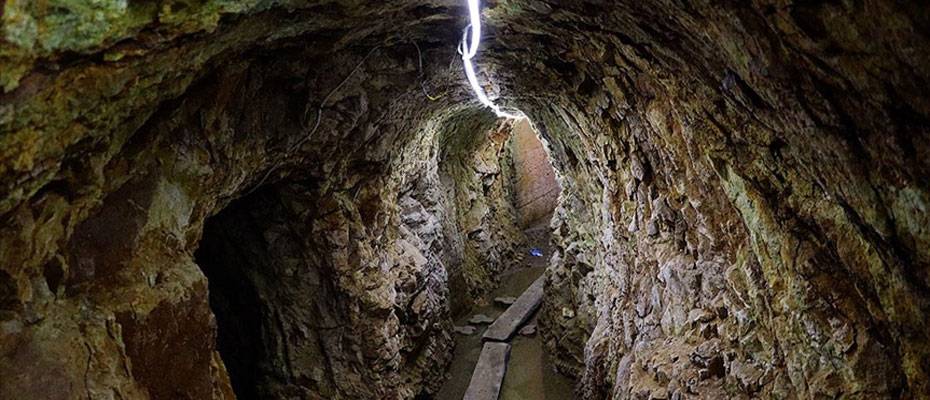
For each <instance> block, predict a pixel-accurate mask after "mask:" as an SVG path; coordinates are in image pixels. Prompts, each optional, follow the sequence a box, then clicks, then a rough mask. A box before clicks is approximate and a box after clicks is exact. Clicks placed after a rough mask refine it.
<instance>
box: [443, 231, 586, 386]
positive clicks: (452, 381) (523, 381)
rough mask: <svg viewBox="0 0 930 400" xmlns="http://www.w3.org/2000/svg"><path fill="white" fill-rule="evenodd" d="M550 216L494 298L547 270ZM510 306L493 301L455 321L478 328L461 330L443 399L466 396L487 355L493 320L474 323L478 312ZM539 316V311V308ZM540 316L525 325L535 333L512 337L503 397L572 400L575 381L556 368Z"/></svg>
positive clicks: (514, 292)
mask: <svg viewBox="0 0 930 400" xmlns="http://www.w3.org/2000/svg"><path fill="white" fill-rule="evenodd" d="M547 222H548V219H543V222H542V223H540V224H537V225H535V226H533V227H531V228H529V229H527V230H526V231H525V233H526V236H527V244H526V251H525V252H524V253H525V258H524V260H523V261H522V262H520V263H516V264H515V265H514V266H513V267H512V268H511V269H510V270H508V271H507V272H506V273H505V274H504V275H503V276H502V278H501V284H500V287H498V288H497V290H495V291H494V292H492V295H491V296H489V299H492V300H493V299H494V298H497V297H518V296H520V294H521V293H523V291H524V290H526V288H527V287H529V286H530V285H531V284H532V283H533V281H535V280H536V279H537V278H539V276H540V275H542V273H543V272H544V271H545V269H546V261H547V260H548V258H549V256H550V255H551V243H550V234H549V228H548V225H547ZM532 248H538V249H540V250H542V252H543V255H542V256H541V257H534V256H531V255H530V254H529V250H530V249H532ZM506 308H507V307H506V306H505V305H503V304H500V303H496V302H493V301H492V304H488V305H484V306H479V307H475V308H474V309H472V310H471V311H470V312H468V313H465V314H463V315H461V316H459V317H458V318H456V320H455V324H456V326H460V327H462V326H467V325H471V326H475V327H476V328H477V329H476V330H475V331H474V333H472V334H469V335H465V334H461V333H457V334H456V337H455V355H454V358H453V360H452V365H451V367H450V368H449V373H450V377H449V379H448V381H446V383H445V384H444V385H443V387H442V389H441V390H440V391H439V393H438V394H437V395H436V399H437V400H458V399H461V398H462V395H464V393H465V391H466V389H467V388H468V383H469V381H470V380H471V375H472V372H473V371H474V368H475V364H476V363H477V362H478V356H479V355H480V354H481V347H482V342H481V335H482V334H483V333H484V331H485V329H487V327H488V324H480V325H478V324H470V323H469V320H470V319H471V318H472V317H474V316H475V315H485V316H488V317H490V318H491V319H495V318H497V317H498V316H499V315H500V314H501V313H503V312H504V310H506ZM537 314H538V312H537ZM536 320H537V316H533V318H532V319H530V321H529V322H527V323H526V324H525V325H524V326H525V327H526V326H536V327H537V332H535V333H533V334H532V335H523V334H517V335H515V336H514V338H513V339H511V341H510V343H511V345H512V347H511V351H510V361H509V362H508V366H507V374H506V376H505V378H504V383H503V386H502V387H501V394H500V400H539V399H553V400H554V399H571V398H572V386H573V384H572V381H571V380H570V379H568V378H567V377H565V376H562V375H561V374H559V373H558V372H556V371H555V369H554V365H553V364H552V363H551V362H550V360H549V357H548V355H547V352H546V351H545V349H544V347H543V343H542V338H541V337H540V335H539V332H538V325H537V321H536Z"/></svg>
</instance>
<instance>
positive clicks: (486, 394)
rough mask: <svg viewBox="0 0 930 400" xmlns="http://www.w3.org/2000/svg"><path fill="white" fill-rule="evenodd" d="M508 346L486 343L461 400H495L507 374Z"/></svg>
mask: <svg viewBox="0 0 930 400" xmlns="http://www.w3.org/2000/svg"><path fill="white" fill-rule="evenodd" d="M509 356H510V344H508V343H500V342H486V343H485V344H484V347H483V348H482V349H481V356H479V357H478V364H477V365H475V372H474V373H473V374H472V375H471V382H470V383H469V384H468V390H467V391H465V396H464V397H462V399H463V400H497V396H498V395H499V394H500V391H501V384H502V383H503V382H504V375H505V374H506V373H507V358H508V357H509Z"/></svg>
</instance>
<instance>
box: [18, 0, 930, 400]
mask: <svg viewBox="0 0 930 400" xmlns="http://www.w3.org/2000/svg"><path fill="white" fill-rule="evenodd" d="M486 3H487V4H485V12H484V16H485V18H486V24H485V25H486V28H487V31H486V37H485V43H484V44H483V46H482V55H481V60H480V63H481V67H482V70H483V71H485V73H486V76H487V77H491V78H492V79H491V80H490V81H489V82H491V83H493V84H491V83H488V84H487V88H488V90H489V91H490V92H491V93H492V95H493V96H495V97H497V98H498V100H499V101H500V102H502V103H504V104H507V105H509V106H513V107H517V108H519V109H521V110H522V111H524V112H525V113H526V114H527V115H528V116H529V117H530V118H531V119H532V121H533V123H534V125H535V126H536V127H537V128H538V130H539V131H540V133H541V135H542V136H543V137H544V138H545V140H546V142H547V143H548V146H549V149H550V152H551V155H552V157H553V162H554V164H555V166H556V169H557V173H558V174H559V182H560V183H561V186H562V196H561V200H560V204H559V207H558V209H557V212H556V216H555V220H554V229H555V232H554V237H555V238H556V240H557V252H556V254H554V255H553V258H552V259H551V260H550V261H551V265H550V269H549V271H548V279H547V293H548V295H547V299H546V302H545V304H544V308H543V318H542V323H543V327H544V329H542V330H541V332H543V334H544V335H545V337H546V339H547V343H548V344H549V346H550V347H551V349H552V351H554V352H555V353H556V354H558V355H559V357H557V358H558V359H559V360H561V363H560V365H559V366H560V368H561V369H562V370H564V371H566V372H569V373H572V374H574V375H575V376H577V377H578V379H579V387H578V393H579V396H580V397H582V398H588V399H599V398H655V399H662V398H690V397H699V398H759V397H766V398H786V399H792V398H822V397H824V398H827V397H828V398H836V397H839V398H865V397H869V398H926V397H927V394H928V393H930V386H928V384H927V382H930V364H928V361H927V360H930V337H928V335H930V334H928V332H930V330H928V329H927V328H928V327H927V322H926V318H925V316H926V315H928V311H930V289H928V285H930V279H928V270H930V269H928V267H930V253H928V250H927V249H930V232H928V230H927V226H930V220H928V218H930V216H928V215H930V214H928V213H927V208H928V205H927V204H928V202H930V189H928V188H930V182H928V180H927V177H928V176H930V173H928V172H930V164H928V160H930V157H928V155H930V147H928V143H930V141H928V140H927V139H928V138H930V132H928V131H930V100H928V99H930V96H928V90H927V87H928V86H927V81H928V79H930V70H928V68H930V45H928V44H927V43H930V41H928V40H927V39H928V36H930V32H927V30H926V28H925V27H926V26H930V14H928V11H927V10H926V7H922V6H921V5H920V4H917V3H906V2H894V1H890V0H866V1H853V2H827V3H823V2H821V3H816V2H815V3H810V2H790V1H789V2H776V1H769V0H756V1H751V2H725V3H719V2H687V3H682V2H674V1H665V0H650V1H585V2H576V1H554V0H548V1H536V0H534V1H529V0H506V1H505V0H500V1H488V2H486ZM463 6H464V5H463V4H460V2H451V1H412V0H411V1H405V0H394V1H384V2H374V3H370V4H359V3H358V2H351V1H335V0H333V1H321V2H296V1H295V2H291V1H262V2H255V1H247V0H241V1H240V0H234V1H212V0H208V1H202V2H186V1H174V0H161V1H155V2H143V3H135V2H133V3H131V4H130V3H127V2H122V1H98V2H93V4H90V3H87V4H84V3H80V4H79V2H56V3H54V4H50V5H46V4H45V3H44V2H7V3H5V4H4V6H3V8H2V21H3V27H2V39H0V83H2V86H3V93H2V94H0V194H2V195H0V377H3V379H0V397H2V398H7V397H10V398H18V397H29V398H50V399H59V398H61V399H69V398H88V397H89V398H110V397H114V398H115V397H122V398H171V399H176V398H196V399H202V398H231V397H232V396H233V393H232V390H233V389H232V388H233V386H232V385H231V383H230V380H229V379H228V378H229V376H230V373H231V374H232V376H233V377H234V378H235V376H236V374H238V372H236V369H235V368H237V367H233V368H230V370H229V371H227V370H226V366H225V365H224V362H223V359H222V357H221V354H220V353H219V352H217V351H216V349H217V346H216V340H215V336H216V329H217V322H216V320H214V316H213V311H211V304H210V298H209V296H208V290H207V289H208V287H209V284H210V283H209V280H208V279H207V278H205V276H204V274H203V273H202V271H201V266H203V267H205V269H206V270H207V273H208V274H213V273H214V272H211V270H212V271H215V270H216V269H217V266H218V265H211V263H210V262H202V263H201V264H202V265H198V263H197V262H196V261H197V260H196V259H195V251H196V249H198V248H199V246H200V242H201V241H200V239H201V237H202V236H203V235H202V234H203V232H204V222H205V221H206V220H207V218H208V217H210V216H213V215H215V214H218V213H219V214H218V215H219V217H215V218H218V219H214V220H211V221H215V223H216V224H218V225H217V226H218V227H223V226H228V225H223V221H226V222H225V223H226V224H232V225H233V226H235V227H239V226H241V225H239V224H238V221H240V220H248V219H250V218H251V219H252V220H253V221H254V222H255V225H254V226H252V227H250V228H249V230H244V231H243V234H247V235H251V236H252V237H253V238H261V239H262V240H264V241H265V242H264V243H263V244H262V246H264V248H263V250H261V251H258V250H255V251H253V253H251V254H248V255H247V257H237V258H236V259H235V260H228V261H229V262H223V264H230V263H232V261H237V262H241V263H240V264H239V265H238V266H236V267H235V269H233V267H230V268H231V271H233V272H234V273H236V274H240V273H241V274H242V275H245V276H248V277H249V279H252V280H258V279H270V280H269V281H268V282H267V283H266V284H270V283H272V282H283V285H284V286H283V287H282V289H283V291H284V292H285V293H293V292H292V291H294V292H300V294H299V296H304V297H300V298H301V299H304V300H306V301H307V302H308V303H312V304H318V305H320V299H319V298H317V297H315V296H316V295H318V294H319V293H318V292H313V291H311V290H304V289H305V288H307V287H309V286H303V285H310V284H311V283H312V280H313V279H316V278H314V277H315V276H320V277H326V279H325V281H326V282H328V283H326V285H330V286H329V287H331V288H333V289H332V290H333V291H335V292H338V293H340V296H337V297H338V299H339V301H338V303H337V304H331V305H325V307H324V308H323V309H317V310H314V309H310V308H305V307H301V306H295V305H294V304H288V303H285V301H291V300H293V299H291V298H290V296H282V297H281V298H277V297H276V298H274V299H273V300H271V298H269V300H271V301H272V303H273V304H272V303H269V304H272V305H273V306H274V307H273V309H274V310H276V312H277V313H278V315H280V317H279V319H280V320H281V321H282V323H281V324H280V325H278V326H274V327H269V328H268V329H270V330H269V332H271V333H273V335H272V336H271V337H272V338H274V340H271V341H262V342H261V343H255V342H254V341H251V343H252V345H254V346H255V348H256V349H258V348H262V349H270V350H267V352H268V354H266V356H267V358H265V359H266V360H269V361H268V363H267V364H260V365H259V367H260V368H262V370H263V371H268V372H269V374H271V373H272V372H273V373H274V374H276V375H274V376H269V377H268V378H267V379H263V380H261V382H259V383H256V385H258V386H259V387H260V388H261V390H262V391H268V393H275V394H276V395H277V394H282V393H283V394H282V395H288V396H291V395H293V396H298V397H300V396H305V397H309V398H314V397H319V396H324V393H325V394H330V393H332V394H334V395H333V397H335V398H339V397H343V398H379V399H380V398H412V397H414V396H416V395H418V394H421V393H427V394H428V393H429V392H430V390H431V388H434V387H435V385H436V382H437V381H439V380H440V379H441V378H442V377H441V375H442V373H441V370H442V368H441V367H442V364H443V361H444V360H445V359H446V357H448V354H449V352H448V346H449V343H450V342H449V338H448V334H449V333H448V328H449V327H448V315H449V309H448V307H449V303H450V302H449V297H450V296H451V297H452V298H453V299H454V298H455V296H456V293H470V294H474V293H480V292H481V291H482V287H484V286H485V285H488V282H491V281H493V273H487V272H486V271H482V270H481V269H475V267H476V266H486V267H487V268H488V270H487V271H496V270H498V269H499V268H502V264H500V261H502V260H505V259H506V258H507V257H508V255H509V254H511V253H509V250H508V248H510V247H511V246H512V244H513V243H516V242H517V240H516V239H513V240H506V238H513V236H511V234H510V233H506V232H508V230H509V229H510V228H509V227H510V226H511V223H510V221H515V220H516V219H508V218H509V217H510V216H512V215H514V214H512V211H511V210H509V209H507V207H506V204H507V203H506V202H503V201H502V200H501V199H502V197H503V196H507V195H510V194H512V193H510V194H508V193H509V192H508V189H507V188H506V185H505V184H504V183H503V182H505V181H504V180H501V179H502V178H501V177H502V176H505V175H506V174H508V173H510V172H507V171H508V168H509V167H508V166H507V163H506V162H504V163H503V164H500V163H495V162H493V161H489V160H490V159H488V158H487V157H491V156H492V155H494V154H498V155H503V154H504V153H502V151H504V152H505V151H506V150H502V149H505V148H506V146H505V145H503V144H502V143H503V142H502V139H499V138H497V137H495V136H491V137H488V140H477V139H475V140H474V141H472V142H471V145H469V146H457V145H448V146H446V145H443V144H442V143H449V141H448V140H444V139H443V137H442V132H454V131H457V132H471V133H475V132H477V133H476V134H483V133H482V132H488V130H482V129H483V128H482V129H468V126H478V125H481V124H480V123H477V122H475V120H476V118H474V115H472V116H471V117H469V116H467V113H465V112H464V110H468V109H469V108H471V109H474V108H475V103H474V101H473V100H472V96H471V94H470V92H469V88H468V87H466V85H464V84H463V82H462V79H461V70H460V68H459V67H458V63H457V61H456V58H455V57H456V56H455V54H454V44H455V43H457V42H458V41H459V40H460V38H461V28H462V27H464V25H465V23H464V19H463V16H464V15H465V12H464V8H463ZM450 60H451V63H450ZM486 76H484V75H483V76H482V80H484V78H485V77H486ZM456 116H458V117H456ZM469 121H471V122H469ZM486 123H488V124H490V125H485V126H486V127H487V128H488V129H491V128H492V127H493V123H491V122H487V121H486ZM475 124H477V125H475ZM460 128H461V129H464V130H460ZM456 137H458V136H456ZM486 137H487V136H486ZM456 148H469V149H474V152H463V153H455V152H453V153H451V154H460V155H458V156H453V157H450V156H449V154H450V153H443V149H456ZM467 154H471V155H473V156H474V157H472V156H466V155H467ZM469 159H470V160H472V161H474V162H473V163H472V161H468V162H466V163H464V164H463V163H462V162H460V161H461V160H466V161H467V160H469ZM456 160H459V161H456ZM444 177H445V178H444ZM444 179H445V182H443V180H444ZM450 180H451V182H450ZM252 196H254V197H252ZM240 198H244V200H240V201H237V202H235V203H234V201H235V200H236V199H240ZM251 202H255V203H251ZM248 204H256V205H260V206H262V205H266V204H267V205H269V206H268V207H259V208H260V209H255V207H247V206H246V205H248ZM237 205H238V206H237ZM227 207H230V208H229V209H228V210H227V211H222V210H224V209H226V208H227ZM238 207H245V208H247V209H240V208H238ZM237 210H238V211H237ZM224 215H227V216H228V215H233V216H234V217H225V218H224V217H223V216H224ZM236 215H241V217H235V216H236ZM498 223H499V224H498ZM462 227H465V228H466V235H465V236H463V237H459V236H457V232H461V231H460V230H459V229H457V228H462ZM476 227H477V228H476ZM285 228H287V230H286V231H282V229H285ZM217 229H219V230H220V232H216V231H212V230H211V229H210V228H209V226H208V228H207V229H206V232H207V234H208V236H206V238H207V242H205V243H210V242H211V241H213V240H216V241H217V242H218V244H217V245H218V246H223V244H224V243H226V244H235V243H238V242H237V241H238V240H240V239H241V238H239V239H237V238H235V237H232V238H224V235H223V233H231V232H230V230H231V229H222V228H217ZM211 231H212V232H214V233H213V234H211V233H210V232H211ZM469 232H477V233H476V234H475V235H473V236H469V235H468V234H467V233H469ZM501 235H504V236H505V237H503V238H504V239H505V240H504V241H503V242H502V241H501V239H502V236H501ZM250 240H252V239H250ZM255 240H256V241H257V239H255ZM252 243H254V241H253V242H252ZM256 245H257V244H256ZM262 246H259V247H262ZM238 247H239V248H241V249H243V250H245V249H249V247H248V246H238ZM279 249H280V250H281V251H280V252H278V251H277V250H279ZM253 250H254V249H253ZM269 250H275V254H276V255H283V254H293V255H295V256H297V258H298V260H296V261H295V260H294V257H290V258H285V257H280V258H275V257H271V260H269V261H270V262H269V263H268V264H267V268H266V269H265V270H258V269H257V268H256V267H254V266H251V267H250V265H251V263H252V262H253V261H254V257H261V258H268V257H270V256H268V255H267V254H263V252H268V251H269ZM298 250H299V251H298ZM205 251H207V250H205ZM469 254H471V255H469ZM481 257H487V259H486V260H490V261H491V263H488V264H483V263H484V261H486V260H482V259H481ZM210 258H211V261H215V262H220V261H222V258H223V257H221V256H216V257H210ZM295 262H296V263H297V264H299V265H300V266H301V268H298V269H292V267H293V265H294V263H295ZM292 272H293V273H294V274H295V276H300V277H302V278H301V279H307V280H308V281H306V282H305V281H302V280H301V279H298V280H297V281H290V280H287V279H282V277H281V274H290V273H292ZM444 274H445V276H444ZM459 276H460V277H461V278H458V277H459ZM454 282H462V283H454ZM217 283H219V282H217ZM292 285H293V286H292ZM457 285H461V286H462V287H459V286H457ZM261 286H262V285H258V284H256V285H255V287H256V288H260V287H261ZM310 286H312V285H310ZM327 290H328V289H327ZM294 296H298V294H294ZM285 297H286V299H285ZM452 303H458V304H461V303H462V301H453V302H452ZM295 304H296V303H295ZM321 306H323V305H321ZM324 311H325V313H329V314H331V315H335V316H338V318H344V319H345V321H343V322H344V323H346V327H345V328H342V329H343V330H342V332H344V333H343V334H341V335H337V338H335V339H333V341H332V342H326V341H324V340H318V341H317V343H320V342H324V343H323V344H322V346H323V348H324V350H323V351H322V352H321V351H320V350H319V349H317V348H314V349H310V348H309V347H306V346H310V345H311V344H312V343H313V340H314V339H313V338H314V337H317V338H322V337H323V335H321V334H320V333H319V332H318V329H322V328H325V327H326V326H328V325H326V326H324V325H320V324H318V323H319V322H321V321H317V320H313V321H309V320H308V319H313V318H315V317H314V316H315V315H317V314H314V313H315V312H319V313H321V314H319V315H323V314H325V313H324ZM271 315H274V314H273V313H269V314H265V316H271ZM319 315H317V316H319ZM259 319H260V320H261V321H262V322H261V324H262V326H264V325H265V324H269V323H271V320H269V319H264V318H259ZM219 324H220V325H219V326H220V328H221V329H223V328H222V327H223V326H224V324H225V322H224V321H223V316H222V314H221V315H220V316H219ZM361 335H364V337H360V336H361ZM221 337H222V336H221ZM169 347H170V348H171V349H172V351H170V352H168V351H164V350H163V349H165V348H169ZM220 350H222V339H221V346H220ZM322 354H325V355H326V357H327V360H330V359H331V360H332V361H333V364H331V365H330V366H329V370H327V371H324V372H323V373H322V374H320V373H319V372H317V371H316V370H315V369H314V368H313V367H311V365H312V364H314V363H315V360H317V359H318V358H319V357H322ZM330 357H331V358H330ZM232 365H235V364H234V363H230V366H232ZM334 372H338V374H335V373H334ZM337 378H338V379H337ZM237 385H238V383H237ZM263 393H265V392H263Z"/></svg>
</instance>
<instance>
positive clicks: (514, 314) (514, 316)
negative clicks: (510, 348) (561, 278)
mask: <svg viewBox="0 0 930 400" xmlns="http://www.w3.org/2000/svg"><path fill="white" fill-rule="evenodd" d="M544 282H545V275H543V276H540V277H539V279H536V281H535V282H533V284H532V285H530V287H529V288H527V289H526V291H525V292H523V294H521V295H520V297H519V298H517V301H516V302H514V303H513V304H512V305H511V306H510V307H507V310H506V311H504V313H503V314H501V315H500V316H499V317H497V320H495V321H494V323H493V324H491V326H489V327H488V330H487V331H485V332H484V336H482V339H483V340H490V341H498V342H506V341H507V340H509V339H510V338H511V337H512V336H513V334H514V333H515V332H516V331H517V329H519V328H520V325H523V323H524V322H526V321H527V320H529V319H530V317H531V316H532V315H533V313H534V312H536V309H538V308H539V304H540V303H542V297H543V283H544Z"/></svg>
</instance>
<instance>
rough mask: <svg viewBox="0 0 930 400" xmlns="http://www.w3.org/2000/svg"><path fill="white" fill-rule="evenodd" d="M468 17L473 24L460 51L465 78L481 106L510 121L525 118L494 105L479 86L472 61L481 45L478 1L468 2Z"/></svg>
mask: <svg viewBox="0 0 930 400" xmlns="http://www.w3.org/2000/svg"><path fill="white" fill-rule="evenodd" d="M468 16H469V19H470V22H471V23H470V24H469V25H468V26H467V27H465V32H463V33H462V43H461V44H460V45H459V48H458V51H459V54H461V55H462V62H463V64H464V65H465V76H466V77H467V78H468V83H469V84H471V88H472V90H473V91H474V92H475V96H477V97H478V101H480V102H481V104H484V105H485V106H487V107H488V108H490V109H491V110H493V111H494V114H497V116H498V117H501V118H510V119H519V118H523V116H522V115H517V114H511V113H508V112H506V111H503V110H501V108H500V107H498V106H497V104H494V102H493V101H491V99H489V98H488V95H487V94H485V93H484V89H482V88H481V85H479V84H478V77H477V76H476V75H475V66H474V64H473V63H472V59H473V58H475V55H476V54H478V45H479V44H481V8H480V6H479V5H478V0H468Z"/></svg>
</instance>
